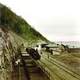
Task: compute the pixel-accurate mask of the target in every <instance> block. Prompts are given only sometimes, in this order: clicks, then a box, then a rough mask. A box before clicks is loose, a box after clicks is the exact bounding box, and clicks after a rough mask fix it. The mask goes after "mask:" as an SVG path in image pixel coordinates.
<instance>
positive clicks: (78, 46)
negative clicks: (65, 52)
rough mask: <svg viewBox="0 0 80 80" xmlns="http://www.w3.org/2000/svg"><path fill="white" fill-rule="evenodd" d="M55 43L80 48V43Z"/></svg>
mask: <svg viewBox="0 0 80 80" xmlns="http://www.w3.org/2000/svg"><path fill="white" fill-rule="evenodd" d="M55 43H57V44H64V45H68V46H69V47H74V48H80V42H79V41H58V42H55Z"/></svg>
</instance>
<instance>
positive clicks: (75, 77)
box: [41, 57, 80, 80]
mask: <svg viewBox="0 0 80 80" xmlns="http://www.w3.org/2000/svg"><path fill="white" fill-rule="evenodd" d="M43 58H44V59H45V60H46V61H48V62H49V63H51V64H53V65H55V66H56V67H58V68H59V69H61V70H63V71H65V72H66V73H67V74H69V75H71V76H72V77H73V78H74V80H80V75H79V74H77V73H76V72H74V71H72V70H70V69H69V68H68V67H66V66H64V65H63V64H61V63H60V62H58V61H56V60H55V59H53V58H49V59H48V58H46V57H43ZM41 62H42V63H43V64H45V65H46V66H47V67H48V68H49V66H48V65H47V64H46V63H45V62H43V61H41ZM49 69H50V68H49ZM50 70H51V71H53V73H55V72H54V70H52V69H50ZM55 74H56V75H57V73H55ZM57 76H58V77H59V78H60V77H61V76H59V75H57ZM60 80H68V79H65V78H64V77H63V78H60Z"/></svg>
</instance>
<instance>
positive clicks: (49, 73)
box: [39, 61, 65, 80]
mask: <svg viewBox="0 0 80 80" xmlns="http://www.w3.org/2000/svg"><path fill="white" fill-rule="evenodd" d="M39 63H40V65H41V64H42V66H44V67H43V68H44V71H45V68H46V67H47V68H48V69H49V70H50V71H51V72H48V75H50V77H51V78H50V77H49V78H50V80H65V79H63V78H62V77H61V76H59V75H58V74H56V73H55V72H54V70H52V69H51V68H49V66H48V65H47V64H45V62H43V61H39ZM53 73H54V74H53ZM51 74H53V76H52V75H51ZM55 77H56V78H55Z"/></svg>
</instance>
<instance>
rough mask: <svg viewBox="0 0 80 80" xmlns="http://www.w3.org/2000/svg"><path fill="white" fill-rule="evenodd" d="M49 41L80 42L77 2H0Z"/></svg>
mask: <svg viewBox="0 0 80 80" xmlns="http://www.w3.org/2000/svg"><path fill="white" fill-rule="evenodd" d="M0 2H1V3H2V4H5V5H6V6H8V7H9V8H10V9H11V10H13V11H14V12H15V13H16V14H17V15H19V16H21V17H23V18H24V19H25V20H26V21H27V22H28V23H29V24H30V25H31V26H32V27H34V28H35V29H36V30H38V31H39V32H40V33H41V34H42V35H43V36H45V37H46V38H47V39H48V40H50V41H80V1H79V0H0Z"/></svg>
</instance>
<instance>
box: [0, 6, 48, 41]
mask: <svg viewBox="0 0 80 80" xmlns="http://www.w3.org/2000/svg"><path fill="white" fill-rule="evenodd" d="M0 10H1V24H2V25H5V26H6V28H8V29H10V30H12V31H14V32H15V33H16V34H18V35H19V36H21V37H22V38H24V39H26V40H27V41H29V42H30V41H31V42H36V41H38V40H42V41H48V40H47V39H46V38H45V37H43V36H42V35H41V34H40V33H39V32H38V31H36V30H35V29H34V28H32V27H31V25H29V24H28V23H27V22H26V21H25V20H24V19H22V18H21V17H20V16H17V15H16V14H15V13H14V12H12V11H11V10H10V9H9V8H7V7H5V6H3V7H1V8H0Z"/></svg>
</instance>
